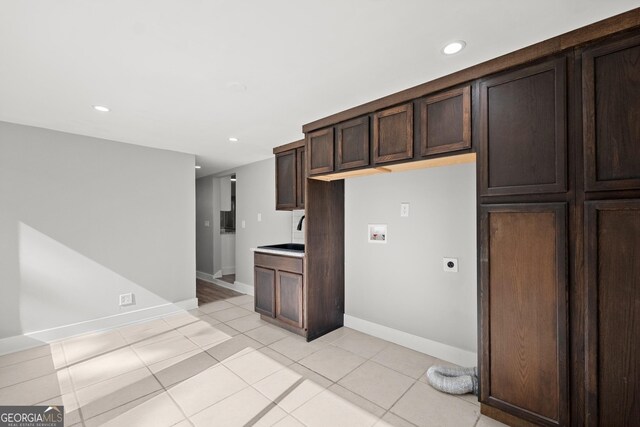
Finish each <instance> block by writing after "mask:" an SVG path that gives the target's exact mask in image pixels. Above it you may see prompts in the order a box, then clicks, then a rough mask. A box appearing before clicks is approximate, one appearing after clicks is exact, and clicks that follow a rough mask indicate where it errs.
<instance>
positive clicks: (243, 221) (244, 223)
mask: <svg viewBox="0 0 640 427" xmlns="http://www.w3.org/2000/svg"><path fill="white" fill-rule="evenodd" d="M246 226H247V223H246V221H245V220H244V219H243V220H242V228H245V227H246Z"/></svg>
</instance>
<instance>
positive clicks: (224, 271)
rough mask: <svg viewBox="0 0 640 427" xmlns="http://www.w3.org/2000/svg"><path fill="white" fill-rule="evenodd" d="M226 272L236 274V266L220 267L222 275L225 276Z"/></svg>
mask: <svg viewBox="0 0 640 427" xmlns="http://www.w3.org/2000/svg"><path fill="white" fill-rule="evenodd" d="M227 274H236V267H235V266H234V267H222V275H223V276H226V275H227Z"/></svg>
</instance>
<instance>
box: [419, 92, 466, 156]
mask: <svg viewBox="0 0 640 427" xmlns="http://www.w3.org/2000/svg"><path fill="white" fill-rule="evenodd" d="M470 147H471V88H470V87H469V86H467V87H464V88H460V89H454V90H450V91H448V92H445V93H442V94H439V95H435V96H430V97H428V98H425V99H424V100H422V101H420V154H421V155H422V156H428V155H430V154H439V153H448V152H451V151H457V150H464V149H466V148H470Z"/></svg>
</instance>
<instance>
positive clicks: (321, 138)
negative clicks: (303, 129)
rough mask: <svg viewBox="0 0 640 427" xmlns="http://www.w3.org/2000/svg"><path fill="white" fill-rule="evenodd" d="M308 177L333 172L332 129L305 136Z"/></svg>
mask: <svg viewBox="0 0 640 427" xmlns="http://www.w3.org/2000/svg"><path fill="white" fill-rule="evenodd" d="M307 156H308V160H307V161H308V162H309V175H317V174H321V173H328V172H333V128H332V127H331V128H327V129H321V130H318V131H315V132H311V133H308V134H307Z"/></svg>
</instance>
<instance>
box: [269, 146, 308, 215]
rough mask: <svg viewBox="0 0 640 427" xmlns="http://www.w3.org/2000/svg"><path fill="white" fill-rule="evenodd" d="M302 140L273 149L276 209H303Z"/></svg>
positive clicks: (303, 165)
mask: <svg viewBox="0 0 640 427" xmlns="http://www.w3.org/2000/svg"><path fill="white" fill-rule="evenodd" d="M304 150H305V148H304V140H300V141H296V142H292V143H291V144H287V145H282V146H280V147H276V148H274V149H273V152H274V153H275V155H276V210H292V209H304V193H305V184H306V173H305V170H306V164H305V151H304Z"/></svg>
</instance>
